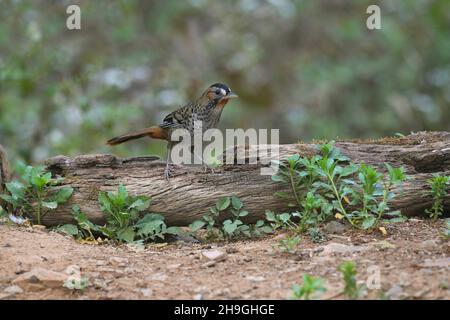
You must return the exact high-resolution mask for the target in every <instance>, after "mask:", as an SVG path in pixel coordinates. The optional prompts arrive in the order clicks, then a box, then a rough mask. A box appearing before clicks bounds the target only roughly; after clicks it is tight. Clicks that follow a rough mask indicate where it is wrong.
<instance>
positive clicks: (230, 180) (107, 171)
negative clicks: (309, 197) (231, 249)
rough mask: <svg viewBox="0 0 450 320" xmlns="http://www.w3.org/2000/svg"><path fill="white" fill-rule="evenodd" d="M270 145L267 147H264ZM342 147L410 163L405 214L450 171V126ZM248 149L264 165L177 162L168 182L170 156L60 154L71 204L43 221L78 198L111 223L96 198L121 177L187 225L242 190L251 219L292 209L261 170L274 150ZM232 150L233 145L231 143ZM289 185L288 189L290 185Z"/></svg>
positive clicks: (54, 168) (58, 170) (398, 202)
mask: <svg viewBox="0 0 450 320" xmlns="http://www.w3.org/2000/svg"><path fill="white" fill-rule="evenodd" d="M266 147H267V146H260V147H259V148H260V149H265V148H266ZM336 147H337V148H339V149H340V150H341V152H342V153H343V154H344V155H346V156H348V157H349V158H350V159H351V160H352V161H354V162H356V163H361V162H364V163H367V164H371V165H374V166H377V167H379V168H380V169H383V168H384V163H389V164H391V165H392V166H404V168H405V169H406V173H407V175H409V177H410V179H408V181H406V182H405V183H404V184H403V185H402V187H401V189H399V190H397V193H398V196H397V197H396V198H395V199H394V200H393V201H392V203H391V208H392V209H400V210H402V212H403V213H404V214H406V215H409V216H411V215H421V214H423V211H424V209H425V208H429V207H430V206H431V204H432V199H431V198H430V197H429V196H428V195H427V194H426V190H427V185H426V180H427V179H429V178H430V177H431V176H432V174H433V173H441V174H444V175H449V174H450V133H448V132H432V133H426V132H419V133H416V134H412V135H409V136H406V137H403V138H385V139H381V140H378V141H342V142H337V143H336ZM244 149H245V150H247V155H246V158H247V159H258V163H257V164H242V165H237V164H227V165H223V166H222V167H221V168H220V170H219V172H216V173H211V172H204V171H203V169H202V168H199V167H191V166H174V169H173V177H171V179H170V181H169V182H167V181H166V180H165V179H164V177H163V171H164V166H165V162H163V161H160V160H159V158H157V157H137V158H127V159H120V158H117V157H115V156H113V155H109V154H99V155H83V156H78V157H74V158H69V157H65V156H57V157H54V158H51V159H49V160H47V161H46V165H47V168H48V170H50V171H51V172H52V173H53V174H55V175H60V176H62V177H64V178H65V180H64V182H63V184H64V185H70V186H72V187H73V188H74V195H73V197H72V199H71V200H70V202H69V203H67V204H65V205H64V206H61V207H60V208H59V209H58V211H57V212H54V213H49V214H48V215H47V216H46V217H45V219H44V224H46V225H56V224H62V223H69V222H73V219H72V215H71V209H70V208H71V205H72V204H73V203H76V204H77V205H79V206H80V208H81V209H82V211H84V212H85V213H86V214H87V215H88V217H89V218H90V219H92V220H93V221H95V222H96V223H104V218H103V214H102V212H101V211H100V207H99V204H98V202H97V197H98V192H99V191H115V190H117V187H118V185H119V184H120V183H122V184H124V185H125V186H126V188H127V190H128V191H129V192H130V193H131V194H136V195H147V196H150V197H152V199H153V200H152V204H151V207H150V210H151V211H152V212H158V213H161V214H163V215H164V216H165V218H166V222H167V223H168V224H169V225H186V224H188V223H190V222H192V221H193V220H195V219H198V218H200V217H201V216H202V215H203V214H204V213H205V212H207V210H208V208H209V207H211V206H213V205H214V204H215V202H216V200H217V199H218V198H219V197H221V196H230V195H233V194H234V195H236V196H238V197H240V198H241V199H242V201H243V202H244V204H245V208H246V210H248V211H249V212H250V215H249V218H248V219H249V221H254V220H256V219H258V218H261V217H263V216H264V212H265V210H266V209H269V210H274V211H276V212H283V211H285V210H287V208H286V206H285V201H283V200H281V199H279V198H277V197H275V196H273V194H274V192H276V191H283V190H282V186H281V185H280V184H279V183H275V182H273V181H271V179H270V176H264V175H261V174H260V169H261V167H262V166H263V165H264V164H261V162H262V163H267V161H266V160H268V158H267V157H264V156H258V155H257V154H256V150H257V149H258V148H257V147H252V148H250V150H249V149H248V148H244V147H242V146H237V147H235V148H233V150H234V151H238V150H241V151H242V150H244ZM227 152H230V150H228V151H227ZM279 152H280V158H281V159H285V158H286V157H288V156H290V155H292V154H295V153H300V154H301V155H305V154H307V155H312V154H315V153H317V145H315V144H289V145H280V146H279ZM284 191H286V190H284ZM445 209H446V211H447V212H448V211H449V210H450V199H449V198H447V199H445Z"/></svg>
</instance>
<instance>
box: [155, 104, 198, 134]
mask: <svg viewBox="0 0 450 320" xmlns="http://www.w3.org/2000/svg"><path fill="white" fill-rule="evenodd" d="M191 115H192V105H191V104H188V105H186V106H184V107H182V108H180V109H178V110H175V111H174V112H172V113H170V114H169V115H167V116H166V117H165V118H164V120H163V122H162V123H161V124H160V125H159V126H160V127H161V128H163V129H166V128H167V129H169V128H170V129H177V128H184V127H185V124H186V123H187V122H189V120H190V116H191Z"/></svg>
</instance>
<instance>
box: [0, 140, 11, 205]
mask: <svg viewBox="0 0 450 320" xmlns="http://www.w3.org/2000/svg"><path fill="white" fill-rule="evenodd" d="M10 174H11V173H10V171H9V163H8V157H7V156H6V151H5V149H4V148H3V147H2V145H0V194H1V193H2V192H3V191H4V189H5V183H6V182H8V181H9V179H10ZM1 201H2V200H0V204H1Z"/></svg>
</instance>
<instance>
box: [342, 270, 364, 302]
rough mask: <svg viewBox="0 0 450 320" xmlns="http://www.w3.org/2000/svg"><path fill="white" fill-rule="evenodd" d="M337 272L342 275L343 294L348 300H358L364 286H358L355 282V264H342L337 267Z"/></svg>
mask: <svg viewBox="0 0 450 320" xmlns="http://www.w3.org/2000/svg"><path fill="white" fill-rule="evenodd" d="M339 271H340V272H341V273H342V276H343V279H344V283H345V287H344V291H343V293H344V294H345V295H346V296H347V297H348V298H350V299H357V298H359V297H360V296H361V295H362V293H363V291H364V286H363V285H358V284H357V282H356V273H357V272H356V266H355V264H354V263H353V262H351V261H347V262H344V263H342V264H341V265H340V266H339Z"/></svg>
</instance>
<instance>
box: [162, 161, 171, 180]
mask: <svg viewBox="0 0 450 320" xmlns="http://www.w3.org/2000/svg"><path fill="white" fill-rule="evenodd" d="M171 175H172V171H171V170H170V165H167V166H166V168H165V169H164V178H165V179H166V180H167V181H169V178H170V176H171Z"/></svg>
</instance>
